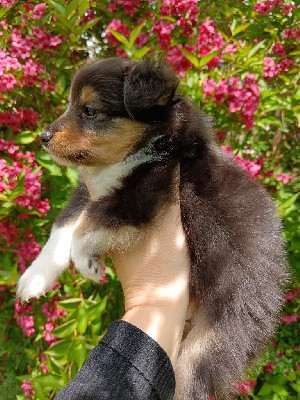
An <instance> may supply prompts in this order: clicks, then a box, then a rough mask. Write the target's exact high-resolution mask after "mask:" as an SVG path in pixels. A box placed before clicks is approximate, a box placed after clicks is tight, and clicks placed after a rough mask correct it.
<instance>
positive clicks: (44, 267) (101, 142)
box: [18, 58, 287, 400]
mask: <svg viewBox="0 0 300 400" xmlns="http://www.w3.org/2000/svg"><path fill="white" fill-rule="evenodd" d="M177 85H178V80H177V78H176V76H175V75H174V74H173V73H172V72H171V71H170V70H169V69H168V68H167V67H166V66H165V65H164V64H162V63H159V62H152V61H149V60H144V61H142V62H141V63H137V62H134V61H125V60H123V59H117V58H111V59H107V60H103V61H100V62H96V63H93V64H90V65H88V66H86V67H84V68H83V69H81V70H79V72H78V73H77V74H76V75H75V77H74V79H73V82H72V86H71V92H70V105H69V108H68V110H67V111H66V112H65V113H64V114H63V115H62V116H61V117H60V118H59V119H58V120H57V121H55V122H53V123H52V124H51V125H50V126H48V127H47V128H46V130H45V131H44V132H43V133H42V134H41V139H42V141H43V144H44V147H45V149H46V150H47V151H48V152H49V153H50V154H51V155H52V157H53V159H54V160H55V161H57V162H58V163H59V164H61V165H77V166H78V167H79V171H80V180H79V183H78V187H77V189H76V190H75V192H74V193H73V195H72V197H71V199H70V201H69V204H68V205H67V207H66V208H65V209H64V210H63V211H62V213H61V214H60V215H59V217H58V219H57V220H56V222H55V224H54V227H53V229H52V232H51V235H50V238H49V240H48V242H47V244H46V245H45V247H44V248H43V250H42V252H41V254H40V255H39V257H38V258H37V259H36V260H35V261H34V262H33V264H32V266H31V267H30V268H29V269H28V270H27V271H26V272H25V274H24V275H23V276H22V277H21V279H20V282H19V285H18V295H19V296H20V297H21V298H22V299H24V300H28V299H29V298H31V297H33V296H36V295H41V294H44V293H45V292H46V291H47V290H49V289H50V288H51V287H52V284H53V282H54V281H55V279H56V278H57V276H58V275H59V274H60V273H61V272H62V271H63V270H64V269H65V268H67V267H68V265H69V263H70V260H71V259H72V260H73V261H74V263H75V265H76V268H77V269H78V270H79V271H80V272H81V273H82V274H83V275H84V276H85V277H87V278H90V279H94V280H96V281H97V280H99V279H100V278H101V276H102V268H101V261H99V259H100V260H101V257H100V256H101V255H103V254H104V253H106V252H107V251H109V250H110V249H112V248H118V249H124V248H126V247H127V246H130V244H131V243H132V241H134V240H135V239H136V238H137V237H138V236H139V234H140V233H141V232H142V231H143V229H146V227H147V226H149V224H151V221H153V220H154V218H156V217H157V215H158V214H159V210H160V209H161V207H164V206H165V205H167V204H168V203H170V202H172V201H173V200H174V179H177V178H178V177H176V171H178V170H179V171H180V183H179V192H180V193H179V198H180V207H181V217H182V224H183V228H184V231H185V234H186V239H187V244H188V248H189V254H190V260H191V266H190V298H191V304H192V307H191V310H192V315H191V318H189V321H190V327H189V329H188V330H187V332H186V334H185V338H184V340H183V342H182V346H181V350H180V354H179V357H178V363H177V368H176V380H177V388H176V394H175V398H176V399H178V400H192V399H198V400H209V398H210V396H211V395H214V396H215V397H216V398H217V399H221V398H226V399H229V398H231V397H232V396H233V395H234V382H235V381H236V380H239V379H242V377H243V374H244V372H245V369H246V368H247V367H248V366H249V365H250V364H251V363H252V362H253V360H254V359H255V358H256V356H257V355H258V354H259V353H260V351H261V350H262V349H263V347H264V345H265V343H266V341H267V340H268V339H269V338H270V336H271V335H272V334H273V332H274V329H275V327H276V324H277V319H278V312H279V310H280V306H281V303H282V285H283V284H284V282H285V280H286V276H287V272H286V266H285V262H284V250H283V241H282V237H281V234H280V229H281V226H280V222H279V220H278V218H277V217H276V211H275V206H274V203H273V201H272V200H271V199H270V197H269V196H268V195H267V193H266V192H265V190H264V189H263V188H262V187H261V186H260V185H259V184H258V183H257V182H256V181H254V180H253V179H251V178H250V177H249V176H248V175H247V174H246V173H245V172H244V171H243V170H242V169H241V168H240V167H239V166H238V165H237V164H236V163H235V161H234V160H232V159H231V158H230V157H229V156H228V155H226V154H223V153H222V152H221V151H220V150H219V149H218V148H217V146H216V145H215V143H214V141H213V136H212V134H211V127H210V123H209V120H208V118H207V117H205V116H204V115H203V114H202V113H201V112H200V111H198V110H197V109H196V108H195V107H194V105H193V104H192V103H191V102H190V101H189V100H187V99H186V98H184V97H183V96H181V95H180V94H178V93H177V91H176V89H177ZM178 167H179V168H178ZM149 268H151V266H149Z"/></svg>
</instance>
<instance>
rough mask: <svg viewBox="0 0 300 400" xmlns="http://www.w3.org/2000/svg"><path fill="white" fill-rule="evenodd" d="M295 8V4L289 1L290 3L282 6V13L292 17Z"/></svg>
mask: <svg viewBox="0 0 300 400" xmlns="http://www.w3.org/2000/svg"><path fill="white" fill-rule="evenodd" d="M295 8H296V6H295V3H294V2H293V1H291V2H290V3H285V4H283V6H282V13H283V14H285V15H288V16H291V15H292V11H293V10H294V9H295Z"/></svg>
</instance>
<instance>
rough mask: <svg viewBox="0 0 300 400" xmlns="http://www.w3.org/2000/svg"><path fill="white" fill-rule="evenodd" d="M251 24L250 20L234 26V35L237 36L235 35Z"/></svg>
mask: <svg viewBox="0 0 300 400" xmlns="http://www.w3.org/2000/svg"><path fill="white" fill-rule="evenodd" d="M249 25H251V23H250V22H249V23H247V24H243V25H239V26H237V27H236V28H234V30H233V32H232V36H235V35H237V34H238V33H240V32H243V31H245V30H246V29H247V28H248V26H249Z"/></svg>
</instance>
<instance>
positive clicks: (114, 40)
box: [0, 0, 300, 400]
mask: <svg viewBox="0 0 300 400" xmlns="http://www.w3.org/2000/svg"><path fill="white" fill-rule="evenodd" d="M299 16H300V8H299V2H296V1H295V2H292V1H289V0H287V1H283V0H266V1H262V2H256V1H240V2H237V1H235V0H230V1H228V2H222V3H220V2H218V1H215V2H210V1H198V0H180V1H178V0H176V1H175V0H160V1H157V2H153V1H150V0H126V1H125V0H111V1H108V0H105V1H101V2H94V1H93V2H92V1H89V0H81V1H78V0H67V1H65V0H56V1H48V2H39V1H37V0H32V1H31V2H21V1H16V0H0V42H1V50H0V78H1V79H0V99H1V102H0V129H1V133H2V134H1V138H0V154H1V157H0V249H1V252H0V266H1V268H0V308H1V311H2V312H1V314H0V355H1V358H2V359H3V361H4V362H1V363H0V382H1V385H0V398H5V399H6V400H10V399H15V398H16V396H17V399H19V400H22V399H33V400H34V399H40V400H44V399H49V398H54V396H55V393H57V391H58V390H59V389H60V388H61V387H62V386H64V385H66V384H67V382H68V381H69V380H70V379H71V378H72V376H74V374H75V373H76V372H77V370H78V369H79V368H80V367H81V366H82V365H83V363H84V360H85V358H86V355H87V353H88V352H89V351H90V349H91V348H92V347H93V346H94V345H96V344H97V342H98V341H99V339H100V338H101V336H102V335H103V334H104V333H105V330H106V328H107V326H108V325H109V323H110V322H111V321H112V320H114V319H116V318H118V317H119V316H120V315H121V313H122V310H123V305H122V292H121V288H120V285H119V283H118V280H117V278H116V275H115V273H114V271H113V268H112V266H111V265H110V264H109V260H108V263H107V276H106V278H105V280H104V282H103V285H101V286H99V285H96V284H94V283H92V282H88V281H86V280H85V279H83V278H82V277H81V276H79V275H78V274H77V273H76V272H75V271H73V270H69V271H66V272H64V274H63V276H62V278H61V279H60V282H57V283H56V284H55V285H54V287H53V290H52V291H51V292H50V293H49V294H48V295H47V296H46V297H44V298H43V299H36V300H32V301H31V302H30V303H29V304H21V303H20V302H19V301H18V300H16V299H15V298H14V288H15V282H16V281H17V279H18V276H19V275H20V274H22V273H23V272H24V271H25V270H26V268H27V267H28V266H29V265H30V263H31V262H32V261H33V260H34V259H35V257H36V256H37V255H38V253H39V251H40V249H41V246H42V245H43V244H44V243H45V241H46V238H47V235H48V232H49V229H50V227H51V225H52V223H53V219H54V218H55V215H56V214H57V212H58V211H59V209H61V208H62V207H63V206H64V204H65V202H66V200H67V198H68V195H69V191H70V190H71V188H72V187H73V186H74V183H75V180H76V173H75V172H74V171H73V170H71V169H64V170H61V169H60V168H59V167H57V166H56V165H55V164H54V163H53V162H52V161H51V159H50V157H49V156H48V154H47V153H45V152H43V151H42V150H41V148H40V146H39V145H38V143H37V141H36V140H35V138H36V136H37V134H38V132H40V130H41V129H42V127H43V126H45V125H46V124H47V123H49V122H51V121H52V120H53V119H55V118H56V117H57V116H58V115H60V114H61V113H62V112H63V111H64V109H65V107H66V101H67V92H68V86H69V84H70V78H71V75H72V73H73V72H74V71H75V70H76V69H77V68H78V67H79V66H80V65H81V64H82V63H83V61H84V60H85V59H86V58H87V57H88V55H90V56H101V57H106V56H115V55H118V56H120V57H130V58H134V59H140V58H142V57H143V56H145V55H148V54H149V55H151V54H153V53H154V54H155V55H160V56H161V57H164V58H165V59H166V61H167V62H168V63H170V65H171V66H172V67H173V69H174V70H175V71H176V72H177V73H178V74H179V75H180V76H181V77H182V84H181V86H180V90H181V91H182V92H183V93H184V94H187V95H189V96H191V97H192V98H193V99H194V101H195V102H196V104H197V105H198V106H199V107H200V108H201V109H203V110H204V111H205V112H206V113H208V114H209V115H211V116H212V117H213V119H214V123H215V136H216V140H217V141H218V142H219V143H220V145H221V148H222V150H223V151H225V152H227V153H230V154H231V155H232V156H233V157H234V158H235V159H236V161H237V162H238V163H239V164H240V165H241V166H242V167H243V168H244V169H245V170H246V171H247V172H248V173H249V175H250V176H251V177H252V179H258V180H259V181H260V182H261V183H262V184H263V185H264V186H265V187H266V189H267V190H268V191H269V193H270V194H271V195H272V196H273V197H274V199H275V201H276V202H277V206H278V213H279V215H280V216H281V217H282V219H283V224H284V228H285V230H284V235H285V238H286V242H287V256H288V261H289V263H290V265H291V269H292V272H293V281H292V283H291V287H290V288H289V290H288V291H287V293H286V294H285V298H286V306H285V309H284V310H283V313H282V316H281V322H282V324H281V327H280V329H279V331H278V333H277V335H276V337H275V338H274V341H273V342H272V343H271V344H270V347H269V349H268V351H267V353H266V354H265V356H264V358H263V360H262V361H261V363H260V365H259V366H258V367H257V369H256V370H255V371H252V374H251V375H249V378H248V379H246V380H245V381H244V382H237V383H236V392H237V395H240V396H241V398H248V399H252V398H253V399H258V398H259V399H260V398H262V399H263V398H265V399H297V398H298V397H299V393H300V364H299V359H300V349H299V347H298V345H299V343H297V340H298V335H299V327H300V318H299V315H300V299H299V278H300V263H299V261H300V236H299V230H298V227H299V200H298V192H299V176H298V174H297V169H296V165H297V155H298V154H299V151H300V146H299V135H300V108H299V98H300V92H299V80H300V73H299V64H300V63H299V61H300V60H299V50H298V49H299V41H300V28H299V22H298V21H299ZM16 376H17V377H18V378H16Z"/></svg>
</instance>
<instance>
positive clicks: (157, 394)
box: [55, 320, 175, 400]
mask: <svg viewBox="0 0 300 400" xmlns="http://www.w3.org/2000/svg"><path fill="white" fill-rule="evenodd" d="M174 391H175V377H174V371H173V368H172V365H171V362H170V360H169V358H168V356H167V354H166V352H165V351H164V350H163V349H162V348H161V347H160V346H159V345H158V344H157V343H156V342H155V341H154V340H153V339H152V338H150V337H149V336H148V335H147V334H145V333H144V332H143V331H141V330H140V329H138V328H136V327H135V326H133V325H131V324H129V323H128V322H125V321H122V320H118V321H114V322H113V323H112V324H111V325H110V327H109V329H108V331H107V333H106V335H105V336H104V337H103V339H102V340H101V341H100V343H99V344H98V345H97V346H96V347H95V348H94V349H93V350H92V351H91V353H90V354H89V356H88V358H87V361H86V363H85V365H84V366H83V367H82V369H81V370H80V371H79V372H78V373H77V375H76V376H75V377H74V379H73V380H72V381H71V382H70V383H69V384H68V385H67V386H66V387H65V388H64V389H62V390H61V392H60V393H59V394H58V395H57V396H56V398H55V400H98V399H99V400H100V399H101V400H106V399H110V400H117V399H118V400H131V399H132V400H171V399H172V398H173V395H174Z"/></svg>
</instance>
